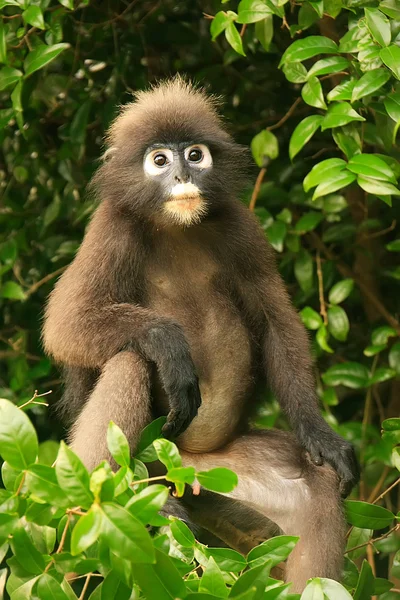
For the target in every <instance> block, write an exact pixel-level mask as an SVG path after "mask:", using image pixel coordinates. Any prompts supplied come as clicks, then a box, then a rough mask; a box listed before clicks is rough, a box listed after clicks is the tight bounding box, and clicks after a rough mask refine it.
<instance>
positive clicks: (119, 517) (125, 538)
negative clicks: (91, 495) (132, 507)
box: [101, 502, 155, 563]
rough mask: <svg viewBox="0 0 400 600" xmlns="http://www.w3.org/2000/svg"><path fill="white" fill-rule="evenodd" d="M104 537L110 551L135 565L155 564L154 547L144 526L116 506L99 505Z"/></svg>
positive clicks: (123, 509)
mask: <svg viewBox="0 0 400 600" xmlns="http://www.w3.org/2000/svg"><path fill="white" fill-rule="evenodd" d="M101 510H102V518H103V524H104V525H103V527H104V528H103V530H102V536H104V538H105V540H106V542H107V544H108V545H109V547H110V549H111V550H112V551H113V552H114V553H115V554H116V555H117V556H120V557H121V558H126V559H128V560H133V561H134V562H135V563H153V562H155V555H154V547H153V544H152V541H151V538H150V535H149V533H148V532H147V530H146V529H145V527H144V525H142V523H141V522H140V521H139V520H138V519H136V518H135V517H134V516H133V515H132V514H131V513H130V512H129V511H127V510H126V509H125V508H123V507H122V506H119V505H118V504H113V503H108V502H105V503H104V504H102V505H101Z"/></svg>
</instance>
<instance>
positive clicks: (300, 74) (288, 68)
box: [283, 62, 308, 83]
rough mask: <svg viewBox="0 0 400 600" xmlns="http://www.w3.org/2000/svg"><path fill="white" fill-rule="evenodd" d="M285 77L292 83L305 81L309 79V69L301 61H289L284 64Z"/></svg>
mask: <svg viewBox="0 0 400 600" xmlns="http://www.w3.org/2000/svg"><path fill="white" fill-rule="evenodd" d="M283 72H284V73H285V77H286V79H287V80H288V81H290V82H291V83H304V82H305V81H307V77H308V73H307V69H306V68H305V66H304V65H302V64H301V63H296V62H288V63H285V64H284V65H283Z"/></svg>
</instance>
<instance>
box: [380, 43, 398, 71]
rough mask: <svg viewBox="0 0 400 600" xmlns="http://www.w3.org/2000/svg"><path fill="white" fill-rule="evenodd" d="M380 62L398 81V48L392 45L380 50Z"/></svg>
mask: <svg viewBox="0 0 400 600" xmlns="http://www.w3.org/2000/svg"><path fill="white" fill-rule="evenodd" d="M379 56H380V58H381V60H382V62H383V63H384V64H385V65H386V66H387V67H389V69H390V70H391V71H392V73H393V74H394V76H395V77H397V79H400V48H399V47H398V46H395V45H394V44H392V45H391V46H388V47H387V48H382V50H381V51H380V53H379Z"/></svg>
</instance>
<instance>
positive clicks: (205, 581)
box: [199, 556, 229, 598]
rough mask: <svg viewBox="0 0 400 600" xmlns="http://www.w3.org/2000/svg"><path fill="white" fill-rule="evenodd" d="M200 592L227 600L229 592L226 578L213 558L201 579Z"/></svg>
mask: <svg viewBox="0 0 400 600" xmlns="http://www.w3.org/2000/svg"><path fill="white" fill-rule="evenodd" d="M199 592H204V593H206V594H212V596H213V597H217V598H227V596H228V593H229V592H228V588H227V587H226V585H225V581H224V577H223V575H222V573H221V570H220V568H219V567H218V565H217V563H216V562H215V560H214V559H213V557H212V556H211V557H210V560H209V561H208V564H207V567H206V570H205V571H204V573H203V575H202V577H201V579H200V585H199Z"/></svg>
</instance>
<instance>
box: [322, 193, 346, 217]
mask: <svg viewBox="0 0 400 600" xmlns="http://www.w3.org/2000/svg"><path fill="white" fill-rule="evenodd" d="M345 208H347V201H346V198H345V197H344V196H341V195H340V194H331V195H330V196H326V197H325V198H324V199H323V210H324V212H326V213H333V214H334V213H339V212H342V211H343V210H344V209H345Z"/></svg>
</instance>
